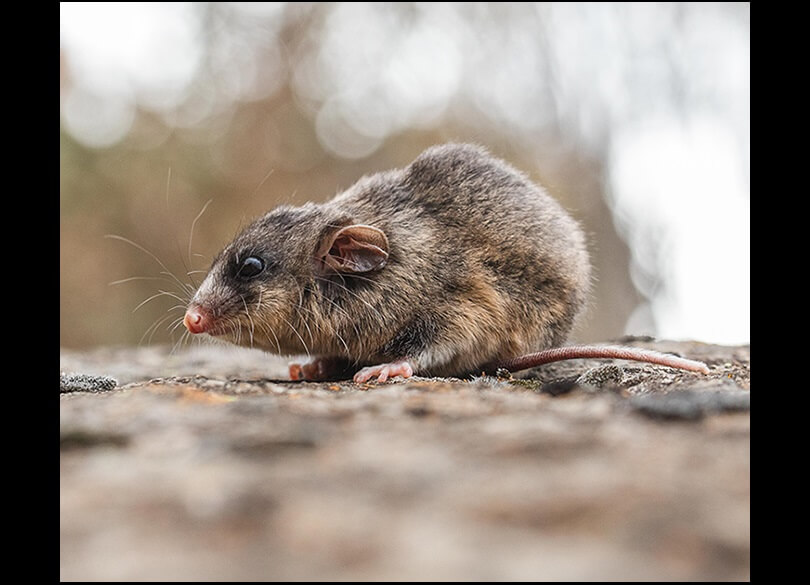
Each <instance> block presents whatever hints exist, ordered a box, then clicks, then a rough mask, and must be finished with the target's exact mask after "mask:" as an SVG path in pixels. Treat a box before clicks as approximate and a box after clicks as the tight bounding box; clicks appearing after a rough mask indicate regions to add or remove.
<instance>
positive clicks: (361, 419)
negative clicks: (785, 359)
mask: <svg viewBox="0 0 810 585" xmlns="http://www.w3.org/2000/svg"><path fill="white" fill-rule="evenodd" d="M622 343H624V344H628V340H622ZM629 344H631V345H638V346H642V347H648V348H653V349H659V350H662V351H674V352H677V353H679V354H681V355H684V356H685V357H690V358H695V359H701V360H703V361H705V362H707V363H708V364H709V366H710V367H711V373H710V374H709V375H707V376H706V375H701V374H695V373H691V372H681V371H676V370H671V369H668V368H664V367H659V366H648V365H643V364H638V363H631V362H607V363H606V362H600V361H587V360H574V361H570V362H564V363H557V364H550V365H547V366H544V367H542V368H539V369H537V370H535V371H530V372H525V373H523V374H522V375H521V376H520V378H519V379H497V378H490V377H487V378H475V379H472V380H452V379H427V378H414V379H411V380H408V381H406V382H403V381H402V380H399V379H397V380H394V381H393V382H390V383H386V384H383V385H377V384H363V385H356V384H353V383H351V382H337V383H324V384H316V383H291V382H288V381H284V378H285V372H286V361H284V360H281V359H279V358H276V357H272V356H268V355H266V354H262V353H260V352H253V351H246V350H237V349H231V348H223V347H219V346H208V347H206V346H200V347H192V348H190V349H186V350H183V351H179V352H176V353H170V352H169V350H168V349H167V348H145V349H109V348H108V349H100V350H97V351H93V352H84V353H76V352H69V351H63V352H62V354H61V369H62V371H63V372H65V373H69V374H82V375H88V376H109V377H111V378H114V379H115V380H117V381H118V384H119V385H118V386H117V387H115V388H113V389H110V390H107V391H94V392H81V391H79V392H76V391H72V392H65V393H61V394H60V400H61V402H60V439H61V460H60V483H61V511H60V516H61V542H60V548H61V555H60V556H61V561H60V572H61V578H62V579H63V580H157V579H167V580H181V579H182V580H279V579H296V580H304V579H312V580H338V579H339V580H355V579H357V580H372V579H373V580H407V579H418V580H425V579H442V580H451V579H453V580H458V579H463V580H630V579H645V580H646V579H649V580H658V579H667V580H672V579H675V580H682V579H683V580H687V579H688V580H693V579H711V580H737V579H741V580H747V579H749V577H750V573H749V560H750V513H749V503H750V460H749V455H750V416H749V411H750V351H749V347H748V346H740V347H724V346H716V345H706V344H700V343H694V342H690V343H676V342H663V341H658V342H655V341H652V340H642V341H638V340H637V341H633V340H629Z"/></svg>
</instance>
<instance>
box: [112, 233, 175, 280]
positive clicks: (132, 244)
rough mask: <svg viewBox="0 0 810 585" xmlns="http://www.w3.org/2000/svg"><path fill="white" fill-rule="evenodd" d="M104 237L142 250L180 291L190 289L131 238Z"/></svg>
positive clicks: (113, 235)
mask: <svg viewBox="0 0 810 585" xmlns="http://www.w3.org/2000/svg"><path fill="white" fill-rule="evenodd" d="M104 237H105V238H108V239H111V240H120V241H122V242H124V243H126V244H129V245H130V246H133V247H135V248H137V249H138V250H140V251H141V252H143V253H144V254H147V255H148V256H149V257H150V258H152V259H153V260H154V261H155V262H157V263H158V264H159V265H160V267H161V268H163V272H161V274H166V275H167V276H170V277H171V278H172V279H173V280H174V282H176V283H177V284H178V285H179V286H180V290H187V289H188V288H190V287H189V285H188V284H186V283H184V282H183V281H181V280H180V279H179V278H177V277H176V276H175V275H174V273H172V271H171V270H169V269H168V268H167V267H166V265H165V264H164V263H163V262H162V261H161V260H160V258H158V257H157V256H155V255H154V254H153V253H152V252H150V251H149V250H147V249H146V248H144V247H143V246H141V245H140V244H138V243H135V242H133V241H132V240H130V239H129V238H125V237H124V236H119V235H117V234H104Z"/></svg>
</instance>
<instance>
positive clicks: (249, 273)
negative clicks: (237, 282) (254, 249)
mask: <svg viewBox="0 0 810 585" xmlns="http://www.w3.org/2000/svg"><path fill="white" fill-rule="evenodd" d="M262 270H264V260H262V259H261V258H259V257H258V256H248V257H247V258H245V259H244V260H242V261H241V262H240V263H239V270H238V271H237V272H236V277H237V278H240V279H242V280H248V279H251V278H253V277H254V276H258V275H259V274H260V273H261V272H262Z"/></svg>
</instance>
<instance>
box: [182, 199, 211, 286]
mask: <svg viewBox="0 0 810 585" xmlns="http://www.w3.org/2000/svg"><path fill="white" fill-rule="evenodd" d="M213 200H214V198H213V197H212V198H211V199H209V200H208V201H206V202H205V205H203V208H202V209H201V210H200V213H198V214H197V217H195V218H194V221H192V222H191V231H190V232H189V234H188V265H189V267H190V268H193V263H192V261H191V240H192V239H193V238H194V226H196V225H197V220H199V219H200V218H201V217H202V215H203V213H205V210H206V209H208V206H209V205H210V204H211V202H212V201H213ZM191 272H193V271H191ZM191 272H186V274H189V275H190V274H191ZM193 282H194V281H193V280H192V283H193ZM194 286H195V287H196V283H195V285H194Z"/></svg>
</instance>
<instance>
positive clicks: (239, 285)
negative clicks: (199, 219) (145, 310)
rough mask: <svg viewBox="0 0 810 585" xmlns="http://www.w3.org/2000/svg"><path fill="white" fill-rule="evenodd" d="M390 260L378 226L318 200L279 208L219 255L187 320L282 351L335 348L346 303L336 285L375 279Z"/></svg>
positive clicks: (196, 328) (197, 329) (194, 327)
mask: <svg viewBox="0 0 810 585" xmlns="http://www.w3.org/2000/svg"><path fill="white" fill-rule="evenodd" d="M387 260H388V240H387V238H386V236H385V234H384V233H383V232H382V231H380V230H379V229H377V228H375V227H372V226H367V225H362V224H356V223H354V222H353V219H352V218H351V217H348V216H339V215H335V214H334V213H331V212H330V210H329V209H327V208H325V207H323V206H320V205H314V204H311V203H308V204H306V205H304V206H302V207H288V206H284V207H279V208H277V209H275V210H273V211H271V212H270V213H268V214H266V215H264V216H263V217H261V218H259V219H257V220H255V221H254V222H253V223H251V224H250V225H248V226H247V227H246V228H245V229H244V230H242V232H241V233H240V234H239V235H237V236H236V237H235V238H234V240H233V241H232V242H231V243H230V244H228V245H227V246H225V248H224V249H223V250H222V251H221V252H220V253H219V254H218V255H217V257H216V258H215V259H214V262H213V264H212V265H211V269H210V270H209V272H208V275H207V276H206V277H205V280H203V282H202V284H201V285H200V287H199V289H198V290H197V292H196V293H195V294H194V297H193V298H192V300H191V302H190V303H189V306H188V308H187V310H186V315H185V318H184V320H183V323H184V324H185V326H186V328H187V329H188V330H189V331H190V332H191V333H206V334H208V335H211V336H214V337H217V338H221V339H224V340H226V341H230V342H232V343H235V344H237V345H244V346H250V347H258V348H261V349H264V350H267V351H272V352H274V353H279V354H300V353H305V352H310V351H312V352H314V353H324V352H329V351H330V350H331V349H332V348H333V347H334V344H335V343H336V341H335V340H334V335H333V333H334V330H335V326H334V319H335V316H334V313H335V311H336V308H335V307H338V308H339V305H337V304H336V299H333V298H330V291H331V290H333V289H334V287H330V284H331V283H335V282H343V283H345V282H346V278H347V277H351V276H353V275H357V276H360V275H363V277H368V276H369V275H370V274H371V273H373V272H376V271H379V270H380V269H382V268H383V267H384V266H385V264H386V262H387ZM339 286H344V285H339Z"/></svg>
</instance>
